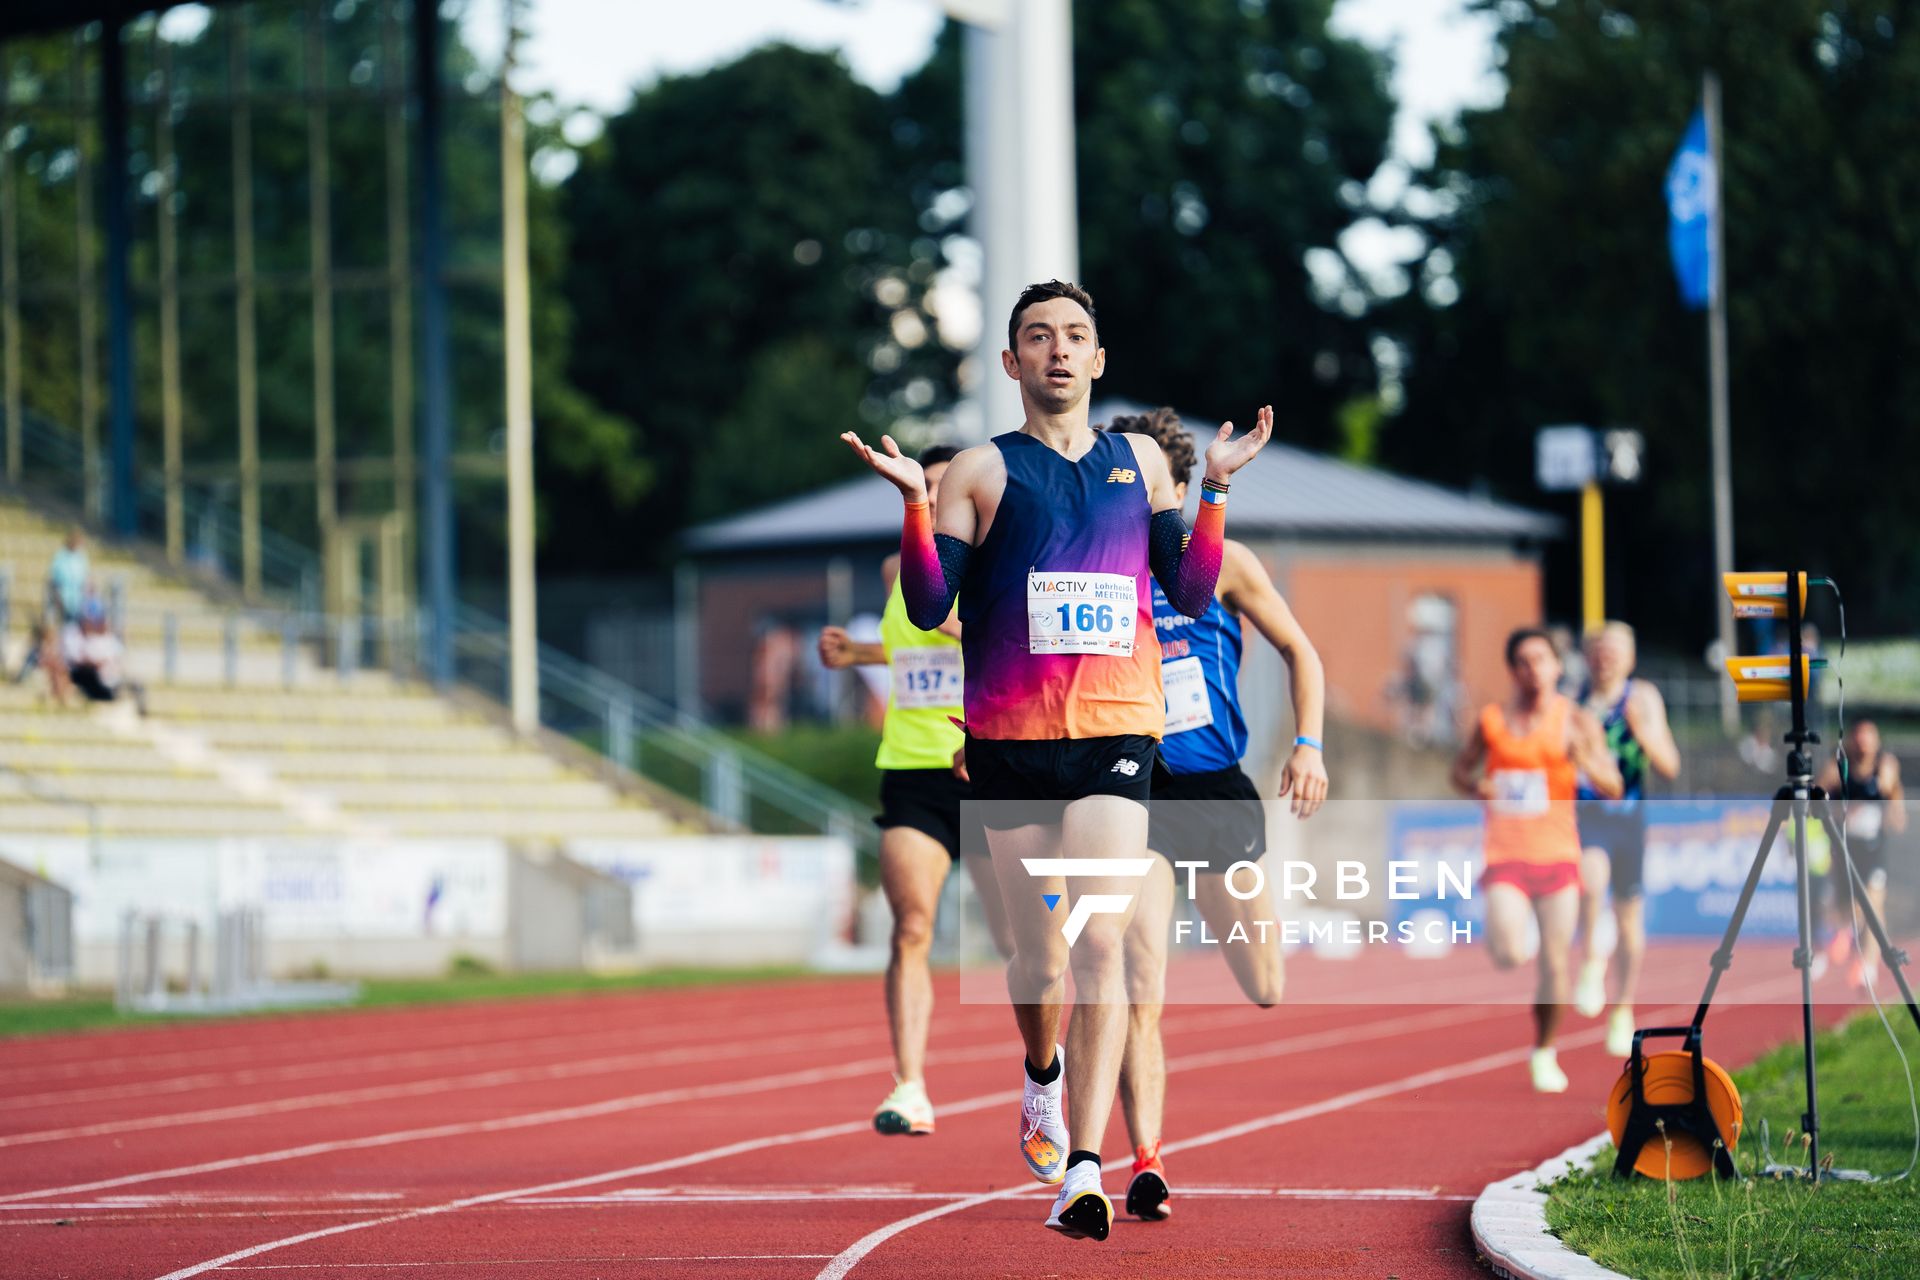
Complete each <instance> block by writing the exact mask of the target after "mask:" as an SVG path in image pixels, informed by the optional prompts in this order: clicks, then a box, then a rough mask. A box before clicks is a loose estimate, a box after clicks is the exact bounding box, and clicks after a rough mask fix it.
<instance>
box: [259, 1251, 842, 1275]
mask: <svg viewBox="0 0 1920 1280" xmlns="http://www.w3.org/2000/svg"><path fill="white" fill-rule="evenodd" d="M832 1256H833V1255H832V1254H830V1253H655V1254H628V1253H617V1254H606V1255H602V1256H598V1257H591V1258H449V1259H443V1260H441V1261H439V1262H261V1263H255V1264H254V1265H252V1266H232V1267H222V1268H221V1270H223V1271H353V1270H358V1269H362V1268H373V1267H378V1268H380V1269H382V1270H384V1269H386V1268H388V1267H530V1266H551V1265H556V1264H564V1263H581V1262H781V1261H789V1260H793V1259H801V1258H805V1259H818V1258H831V1257H832Z"/></svg>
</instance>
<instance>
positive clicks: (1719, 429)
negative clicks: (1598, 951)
mask: <svg viewBox="0 0 1920 1280" xmlns="http://www.w3.org/2000/svg"><path fill="white" fill-rule="evenodd" d="M1701 97H1702V99H1703V100H1704V103H1703V105H1704V110H1705V115H1706V118H1707V154H1708V156H1709V157H1710V159H1711V162H1712V164H1713V207H1712V212H1711V213H1710V215H1709V219H1710V222H1711V230H1710V234H1711V236H1712V237H1713V239H1712V246H1713V247H1712V252H1711V253H1709V254H1708V270H1709V272H1710V275H1709V284H1708V297H1707V370H1708V380H1709V381H1710V382H1711V384H1712V386H1711V397H1712V406H1713V407H1712V415H1713V416H1712V428H1713V430H1712V434H1713V563H1714V572H1715V574H1716V575H1720V574H1727V573H1731V572H1733V470H1732V467H1733V464H1732V446H1731V444H1730V443H1729V436H1730V434H1731V432H1730V428H1729V427H1728V422H1727V416H1728V415H1727V267H1726V261H1727V257H1726V244H1725V236H1724V234H1723V227H1724V224H1725V218H1724V213H1725V209H1726V183H1725V182H1724V181H1723V174H1724V172H1725V166H1724V165H1723V164H1722V162H1721V158H1720V157H1721V151H1720V77H1719V76H1718V75H1716V74H1714V73H1713V72H1711V71H1709V72H1707V73H1706V76H1705V78H1704V83H1703V84H1702V86H1701ZM1714 598H1715V599H1716V600H1718V601H1719V602H1720V604H1719V609H1720V617H1719V623H1720V650H1721V652H1722V653H1724V654H1727V655H1729V656H1731V655H1732V654H1734V653H1735V652H1737V650H1735V648H1734V647H1733V646H1734V634H1733V604H1732V601H1731V600H1729V598H1728V597H1727V593H1726V592H1724V591H1716V592H1715V593H1714ZM1715 683H1716V684H1718V685H1719V686H1720V726H1721V728H1722V729H1724V730H1725V731H1726V733H1727V736H1728V737H1733V736H1734V735H1735V734H1737V733H1738V732H1739V731H1740V709H1739V707H1738V706H1737V705H1735V701H1734V690H1733V683H1732V682H1731V681H1728V680H1719V681H1716V682H1715Z"/></svg>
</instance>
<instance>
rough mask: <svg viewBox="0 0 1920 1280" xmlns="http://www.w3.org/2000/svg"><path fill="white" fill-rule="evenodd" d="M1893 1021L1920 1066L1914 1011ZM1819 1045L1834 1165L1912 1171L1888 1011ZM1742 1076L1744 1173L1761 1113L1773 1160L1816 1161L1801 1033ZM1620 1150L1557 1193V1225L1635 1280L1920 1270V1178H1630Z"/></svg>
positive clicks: (1860, 1019)
mask: <svg viewBox="0 0 1920 1280" xmlns="http://www.w3.org/2000/svg"><path fill="white" fill-rule="evenodd" d="M1783 1015H1784V1011H1783ZM1888 1018H1889V1021H1892V1022H1893V1025H1894V1030H1895V1032H1896V1034H1898V1035H1899V1036H1900V1043H1901V1046H1902V1047H1903V1048H1904V1049H1905V1050H1906V1053H1907V1057H1908V1059H1909V1061H1911V1062H1913V1063H1914V1064H1915V1065H1916V1067H1920V1044H1917V1043H1916V1036H1915V1033H1914V1027H1913V1024H1912V1021H1911V1019H1909V1018H1908V1016H1907V1012H1906V1010H1905V1009H1904V1008H1901V1007H1900V1006H1898V1005H1895V1006H1893V1007H1892V1008H1890V1009H1889V1010H1888ZM1709 1030H1711V1027H1709ZM1709 1052H1711V1050H1709ZM1814 1054H1815V1061H1816V1062H1817V1063H1818V1064H1819V1069H1820V1154H1821V1157H1822V1161H1823V1163H1825V1162H1828V1161H1829V1160H1830V1162H1831V1164H1832V1166H1833V1167H1835V1168H1842V1169H1866V1170H1869V1171H1871V1172H1874V1173H1878V1174H1881V1175H1892V1174H1895V1173H1898V1172H1899V1171H1900V1170H1902V1169H1904V1168H1905V1167H1906V1165H1907V1161H1908V1159H1909V1158H1910V1157H1911V1155H1912V1153H1913V1143H1914V1126H1913V1114H1912V1111H1911V1109H1910V1107H1909V1104H1908V1095H1907V1079H1906V1074H1905V1072H1904V1071H1903V1070H1902V1069H1901V1066H1900V1059H1899V1057H1898V1056H1897V1055H1896V1054H1895V1052H1894V1048H1893V1045H1892V1044H1891V1043H1889V1042H1888V1040H1887V1033H1886V1031H1885V1030H1884V1029H1883V1028H1882V1027H1881V1025H1880V1020H1879V1019H1878V1018H1876V1017H1874V1016H1873V1014H1872V1013H1871V1012H1869V1013H1865V1014H1861V1015H1859V1016H1857V1017H1854V1018H1853V1019H1851V1020H1850V1021H1848V1022H1847V1023H1846V1024H1845V1025H1844V1026H1842V1027H1840V1028H1838V1029H1836V1030H1834V1031H1829V1032H1822V1033H1820V1035H1819V1037H1818V1040H1817V1041H1816V1045H1815V1050H1814ZM1733 1076H1734V1080H1735V1082H1736V1084H1737V1085H1738V1086H1739V1089H1740V1097H1741V1100H1742V1103H1743V1106H1744V1111H1745V1119H1744V1132H1743V1133H1742V1135H1741V1139H1740V1143H1739V1148H1738V1151H1737V1153H1736V1155H1737V1163H1738V1165H1739V1167H1740V1170H1741V1172H1743V1173H1748V1174H1752V1173H1754V1172H1756V1171H1757V1170H1758V1169H1759V1168H1760V1167H1761V1160H1760V1143H1759V1136H1760V1121H1761V1119H1762V1118H1763V1117H1764V1118H1765V1119H1766V1120H1767V1121H1768V1124H1769V1126H1770V1128H1771V1131H1772V1145H1773V1156H1774V1158H1775V1159H1776V1160H1778V1161H1780V1162H1781V1163H1784V1164H1797V1165H1798V1166H1799V1167H1801V1168H1805V1166H1806V1162H1807V1152H1806V1146H1805V1139H1804V1136H1803V1135H1802V1134H1801V1133H1800V1132H1799V1124H1800V1113H1801V1111H1802V1110H1803V1108H1804V1107H1805V1104H1806V1096H1805V1092H1804V1084H1803V1075H1802V1069H1801V1055H1800V1044H1799V1041H1798V1040H1797V1039H1796V1040H1795V1041H1794V1042H1793V1043H1791V1044H1787V1045H1783V1046H1781V1047H1780V1048H1778V1049H1775V1050H1773V1051H1772V1052H1770V1053H1768V1054H1767V1055H1766V1056H1764V1057H1762V1058H1761V1059H1760V1060H1759V1061H1758V1062H1756V1063H1754V1064H1753V1065H1752V1066H1749V1067H1747V1068H1745V1069H1744V1070H1741V1071H1736V1072H1734V1073H1733ZM1613 1158H1614V1151H1613V1148H1612V1147H1611V1146H1608V1147H1607V1148H1605V1149H1604V1150H1603V1151H1601V1153H1600V1154H1599V1155H1598V1156H1597V1157H1596V1158H1595V1160H1594V1163H1593V1167H1592V1169H1591V1170H1589V1171H1586V1172H1582V1173H1578V1174H1575V1175H1573V1176H1572V1177H1570V1178H1567V1179H1565V1180H1564V1181H1561V1182H1558V1183H1555V1184H1554V1185H1553V1186H1552V1188H1550V1191H1549V1195H1548V1200H1547V1225H1548V1227H1549V1229H1551V1230H1552V1231H1553V1233H1554V1234H1555V1235H1557V1236H1559V1237H1560V1238H1561V1239H1562V1240H1563V1241H1565V1242H1566V1243H1567V1244H1568V1245H1569V1246H1571V1247H1572V1248H1574V1249H1578V1250H1579V1251H1580V1252H1581V1253H1584V1254H1586V1255H1587V1256H1589V1257H1591V1258H1592V1259H1593V1260H1594V1261H1596V1262H1598V1263H1600V1264H1601V1265H1603V1266H1607V1267H1611V1268H1612V1269H1614V1270H1615V1271H1618V1272H1621V1273H1623V1274H1625V1275H1629V1276H1633V1277H1635V1280H1798V1278H1799V1277H1822V1278H1823V1280H1824V1278H1825V1277H1842V1276H1846V1277H1853V1276H1859V1277H1887V1278H1888V1280H1892V1278H1894V1277H1901V1278H1902V1280H1906V1278H1910V1277H1920V1185H1917V1184H1916V1182H1915V1181H1914V1180H1912V1179H1909V1180H1907V1181H1903V1182H1880V1183H1871V1184H1860V1183H1844V1182H1823V1183H1821V1185H1820V1186H1818V1187H1815V1186H1812V1185H1810V1184H1809V1183H1807V1182H1806V1181H1805V1180H1804V1179H1784V1178H1782V1179H1775V1178H1768V1177H1764V1176H1763V1177H1748V1178H1746V1179H1743V1180H1742V1181H1740V1182H1732V1183H1730V1182H1723V1181H1722V1180H1721V1179H1719V1178H1698V1179H1695V1180H1693V1181H1689V1182H1676V1183H1672V1184H1665V1183H1662V1182H1658V1181H1653V1180H1649V1179H1646V1178H1638V1177H1636V1178H1634V1179H1631V1180H1629V1181H1619V1180H1616V1179H1615V1178H1614V1177H1613Z"/></svg>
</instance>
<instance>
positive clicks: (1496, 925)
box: [1453, 627, 1621, 1093]
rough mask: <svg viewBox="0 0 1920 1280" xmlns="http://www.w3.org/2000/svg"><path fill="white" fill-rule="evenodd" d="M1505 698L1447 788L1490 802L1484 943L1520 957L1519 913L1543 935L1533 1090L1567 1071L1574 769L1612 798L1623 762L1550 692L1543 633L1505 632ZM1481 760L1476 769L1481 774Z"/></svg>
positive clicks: (1552, 682) (1504, 964) (1574, 884)
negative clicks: (1559, 1037) (1509, 693)
mask: <svg viewBox="0 0 1920 1280" xmlns="http://www.w3.org/2000/svg"><path fill="white" fill-rule="evenodd" d="M1507 670H1508V671H1509V672H1511V673H1512V675H1513V697H1512V698H1511V699H1510V700H1508V701H1507V702H1506V703H1505V704H1501V703H1492V704H1490V705H1489V706H1487V707H1486V708H1485V709H1484V710H1482V711H1481V713H1480V720H1479V723H1478V724H1476V725H1475V726H1474V730H1473V736H1472V737H1471V738H1470V739H1468V741H1467V744H1466V746H1464V747H1462V748H1461V749H1460V755H1459V756H1458V758H1456V759H1455V760H1454V762H1453V785H1454V786H1455V787H1456V788H1458V789H1459V790H1460V791H1462V792H1463V793H1465V794H1467V795H1470V796H1476V797H1478V798H1479V799H1481V800H1483V801H1485V802H1486V806H1487V833H1486V871H1485V873H1484V874H1483V875H1482V876H1481V879H1480V885H1481V889H1482V891H1483V892H1484V894H1485V896H1486V930H1487V950H1488V952H1489V953H1490V954H1491V955H1492V956H1493V963H1494V964H1495V965H1496V966H1498V967H1499V968H1502V969H1511V968H1515V967H1517V966H1518V965H1521V964H1524V963H1525V962H1526V960H1527V941H1528V939H1527V920H1528V917H1529V916H1531V917H1532V918H1533V920H1534V921H1535V922H1536V923H1537V924H1538V926H1539V933H1540V952H1539V955H1540V982H1539V986H1538V987H1537V988H1536V989H1535V992H1534V1005H1533V1023H1534V1047H1533V1057H1532V1059H1531V1060H1530V1062H1529V1064H1528V1065H1529V1069H1530V1071H1531V1074H1532V1076H1533V1087H1534V1088H1535V1089H1536V1090H1538V1091H1539V1092H1541V1093H1563V1092H1565V1091H1566V1088H1567V1076H1566V1073H1565V1072H1564V1071H1562V1070H1561V1069H1560V1063H1559V1061H1558V1059H1557V1058H1556V1056H1555V1054H1554V1050H1553V1037H1554V1033H1555V1031H1557V1030H1558V1029H1559V1026H1560V1016H1561V1013H1562V1011H1563V1010H1564V1008H1565V1005H1566V1002H1567V994H1568V964H1569V961H1568V953H1569V951H1570V950H1571V949H1572V944H1573V929H1574V924H1575V922H1576V921H1577V920H1578V919H1579V914H1580V829H1579V826H1578V824H1577V823H1576V821H1575V819H1574V790H1575V787H1576V784H1577V782H1578V779H1579V775H1580V773H1581V772H1582V771H1584V772H1585V773H1586V776H1587V781H1588V784H1589V785H1590V786H1591V787H1592V788H1593V789H1594V790H1595V791H1596V792H1598V793H1599V794H1600V795H1602V796H1605V797H1607V798H1609V799H1618V798H1619V796H1620V793H1621V780H1620V768H1619V766H1618V764H1616V763H1615V761H1614V758H1613V753H1612V752H1611V751H1609V750H1608V749H1607V740H1606V735H1605V734H1604V733H1603V732H1602V731H1601V729H1600V723H1599V721H1597V720H1595V719H1594V718H1593V717H1592V716H1591V715H1590V714H1588V713H1587V712H1586V711H1585V710H1583V709H1581V708H1580V707H1577V706H1575V705H1574V704H1573V703H1572V702H1571V701H1570V700H1569V699H1567V698H1565V697H1562V696H1561V695H1560V694H1559V693H1558V692H1556V691H1555V690H1556V687H1557V686H1558V685H1559V683H1560V655H1559V653H1558V652H1556V651H1555V649H1554V647H1553V641H1552V640H1550V639H1548V637H1547V634H1546V632H1544V631H1540V630H1538V629H1535V628H1530V627H1529V628H1523V629H1522V630H1519V631H1516V632H1514V633H1513V634H1512V635H1511V636H1509V637H1507ZM1483 766H1484V769H1483Z"/></svg>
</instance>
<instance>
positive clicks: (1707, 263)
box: [1667, 111, 1720, 311]
mask: <svg viewBox="0 0 1920 1280" xmlns="http://www.w3.org/2000/svg"><path fill="white" fill-rule="evenodd" d="M1719 216H1720V190H1719V180H1718V176H1717V175H1716V174H1715V173H1714V166H1713V153H1712V152H1711V151H1709V150H1708V149H1707V118H1706V116H1705V115H1704V114H1702V113H1701V112H1699V111H1695V112H1694V113H1693V119H1692V120H1690V121H1688V122H1687V131H1686V133H1685V134H1684V135H1682V136H1681V139H1680V147H1679V149H1678V150H1677V151H1675V152H1674V153H1673V161H1672V163H1670V164H1669V165H1667V250H1668V252H1670V253H1671V254H1672V255H1673V274H1674V275H1675V276H1676V277H1677V278H1678V279H1679V281H1680V296H1681V298H1683V299H1685V301H1686V304H1687V305H1688V306H1689V307H1691V308H1693V309H1694V310H1695V311H1698V310H1700V309H1701V308H1702V307H1705V306H1706V305H1707V304H1708V303H1709V302H1710V301H1712V298H1713V220H1714V219H1715V218H1717V217H1719Z"/></svg>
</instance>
